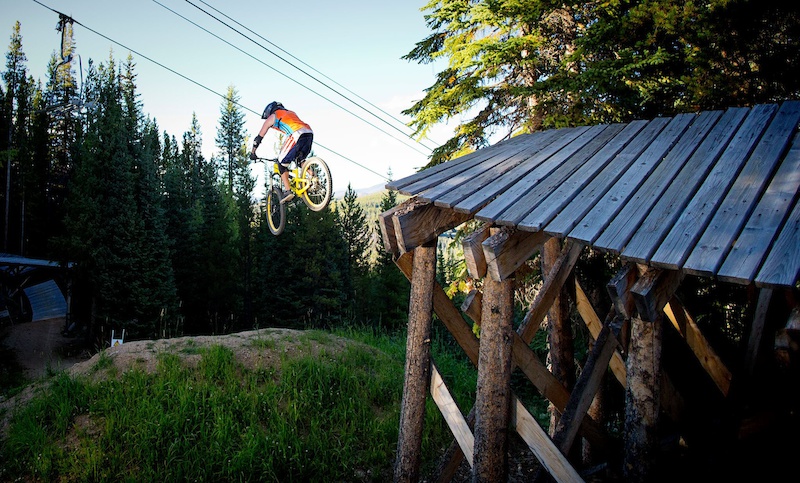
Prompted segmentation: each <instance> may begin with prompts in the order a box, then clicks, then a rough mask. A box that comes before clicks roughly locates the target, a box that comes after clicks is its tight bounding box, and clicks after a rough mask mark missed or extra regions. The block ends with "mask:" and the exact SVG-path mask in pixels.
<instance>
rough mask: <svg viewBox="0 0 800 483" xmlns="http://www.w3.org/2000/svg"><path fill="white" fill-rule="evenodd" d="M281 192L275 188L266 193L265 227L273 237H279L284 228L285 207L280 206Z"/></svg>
mask: <svg viewBox="0 0 800 483" xmlns="http://www.w3.org/2000/svg"><path fill="white" fill-rule="evenodd" d="M281 194H282V193H281V190H280V188H278V187H277V186H273V187H272V188H270V190H269V192H268V193H267V226H269V231H270V232H271V233H272V234H273V235H276V236H277V235H280V234H281V233H283V229H284V228H285V227H286V207H285V206H284V205H283V204H281Z"/></svg>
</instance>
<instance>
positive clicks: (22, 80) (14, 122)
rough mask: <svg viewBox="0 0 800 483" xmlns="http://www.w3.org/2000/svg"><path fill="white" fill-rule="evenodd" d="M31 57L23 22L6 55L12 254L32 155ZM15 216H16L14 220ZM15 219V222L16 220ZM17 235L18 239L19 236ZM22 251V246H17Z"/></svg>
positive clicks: (7, 237)
mask: <svg viewBox="0 0 800 483" xmlns="http://www.w3.org/2000/svg"><path fill="white" fill-rule="evenodd" d="M26 64H27V57H26V56H25V53H24V52H23V50H22V35H21V33H20V23H19V22H16V23H15V24H14V30H13V33H12V35H11V42H10V44H9V47H8V53H7V54H6V71H5V72H3V81H4V82H5V84H6V91H5V99H4V104H5V106H4V107H5V109H4V110H5V112H6V126H5V127H6V132H4V133H2V135H3V136H7V137H6V143H4V144H5V146H6V149H5V153H4V158H5V159H3V163H4V164H5V166H4V167H5V169H4V170H3V175H2V178H0V179H2V180H3V202H4V216H3V249H4V251H6V252H8V251H9V250H10V248H11V244H12V242H11V240H14V239H16V240H19V233H20V231H21V217H20V216H19V215H18V214H19V213H20V205H21V203H20V202H21V199H22V182H21V180H20V177H21V171H22V168H21V165H23V164H28V163H27V162H26V161H28V160H26V159H24V158H27V157H28V156H29V154H30V149H29V142H28V137H29V136H28V133H29V126H28V124H29V119H30V92H29V87H30V86H29V80H28V78H27V77H28V74H27V66H26ZM12 213H13V214H14V216H13V217H12ZM12 220H13V221H12ZM15 235H16V236H15ZM14 245H15V246H17V248H18V250H16V251H19V250H21V249H22V247H21V246H20V244H14Z"/></svg>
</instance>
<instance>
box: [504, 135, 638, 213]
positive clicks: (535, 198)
mask: <svg viewBox="0 0 800 483" xmlns="http://www.w3.org/2000/svg"><path fill="white" fill-rule="evenodd" d="M623 127H624V125H623V124H612V125H610V126H605V129H603V130H602V131H599V132H597V133H596V134H595V135H594V137H593V138H592V139H590V140H589V142H587V143H586V144H584V145H583V146H582V147H581V148H580V149H578V150H577V151H576V152H575V153H574V154H572V155H570V156H568V157H567V158H566V159H564V160H563V161H562V162H561V163H560V164H559V165H558V166H556V168H555V169H554V170H552V171H551V172H550V173H549V174H547V175H544V176H542V177H541V178H540V179H539V180H536V181H533V180H529V178H530V176H531V175H532V174H533V173H530V174H529V175H528V176H527V177H526V178H525V180H529V181H530V182H532V184H531V186H530V187H529V188H528V189H527V190H523V195H522V197H521V198H519V199H518V200H517V201H516V202H515V203H513V204H511V205H510V206H509V207H508V208H507V209H506V210H505V211H503V212H502V213H501V214H500V215H499V216H497V218H496V219H495V223H497V224H498V225H507V226H516V225H517V223H519V221H521V220H522V219H523V218H525V216H527V215H528V214H529V213H531V212H534V211H536V210H537V209H538V207H539V206H540V203H541V202H542V200H544V199H545V198H546V197H547V195H549V194H550V193H552V192H553V190H555V189H556V188H558V187H559V186H561V185H562V184H563V183H564V181H565V180H566V179H567V178H569V176H570V175H572V173H574V172H575V171H576V170H577V169H578V168H580V167H581V166H583V165H584V164H585V163H586V162H587V160H589V159H590V158H591V157H592V156H594V155H595V154H596V153H597V151H599V150H600V148H602V147H603V146H604V145H605V144H606V143H607V142H608V141H609V140H611V139H612V138H613V137H614V136H615V135H617V134H618V133H619V132H620V131H621V130H622V128H623ZM592 132H593V131H587V132H586V134H585V135H589V134H590V133H592ZM570 146H571V145H570ZM523 181H524V180H523ZM521 182H522V181H521ZM521 182H520V183H521ZM520 183H517V184H520ZM516 186H517V185H515V186H514V187H512V189H514V188H515V187H516ZM509 191H510V190H509ZM503 196H504V198H505V195H503Z"/></svg>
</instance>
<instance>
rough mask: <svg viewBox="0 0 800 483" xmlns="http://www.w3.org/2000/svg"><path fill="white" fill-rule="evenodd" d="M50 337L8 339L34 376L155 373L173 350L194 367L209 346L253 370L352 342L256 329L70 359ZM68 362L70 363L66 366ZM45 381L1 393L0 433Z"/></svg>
mask: <svg viewBox="0 0 800 483" xmlns="http://www.w3.org/2000/svg"><path fill="white" fill-rule="evenodd" d="M40 328H41V327H40ZM40 336H41V334H40ZM59 337H60V334H59ZM21 339H26V340H27V339H30V340H29V344H31V345H29V346H27V347H26V349H27V350H28V352H21V351H20V349H21V348H22V347H23V346H21V345H19V343H20V340H21ZM54 340H58V339H57V337H55V336H54V337H53V338H52V339H50V340H49V342H48V341H47V340H46V339H45V338H43V337H38V338H37V337H33V336H31V335H30V333H26V334H22V337H20V336H19V334H18V336H17V337H16V338H11V337H9V338H8V339H7V340H6V344H9V343H17V344H18V345H16V346H12V347H13V348H14V349H15V350H17V351H20V353H19V356H18V357H19V359H20V363H21V364H22V365H23V366H24V367H25V368H26V370H30V371H31V373H32V374H34V375H36V374H38V375H40V376H41V375H45V374H46V372H47V367H48V364H51V365H50V366H49V367H50V368H57V367H60V368H61V369H62V370H66V371H67V373H68V374H69V375H70V376H73V377H77V376H83V377H90V378H93V379H95V380H97V379H99V378H104V377H108V376H109V375H110V374H122V373H125V372H127V371H130V370H133V369H137V370H142V371H145V372H153V371H155V369H156V365H157V363H158V358H159V356H160V355H162V354H174V355H177V356H179V357H180V358H181V359H182V360H183V363H184V364H186V365H188V366H194V365H196V364H197V363H198V362H199V360H200V357H201V355H202V350H203V349H204V348H207V347H211V346H223V347H226V348H229V349H230V350H231V352H233V354H234V357H235V358H236V361H237V362H238V363H240V364H242V365H243V366H244V367H246V368H248V369H256V368H265V367H276V366H277V365H279V364H280V362H281V360H282V358H283V357H285V356H288V357H291V356H293V355H297V354H304V355H311V356H316V355H319V354H320V352H321V351H323V350H324V351H325V352H326V353H328V354H333V353H336V352H338V351H339V350H341V349H342V348H344V347H345V346H346V345H347V344H348V343H350V344H352V343H354V342H352V341H348V340H347V339H344V338H341V337H337V336H334V335H331V334H326V333H316V332H307V331H302V330H292V329H259V330H251V331H246V332H238V333H234V334H227V335H219V336H187V337H176V338H174V339H158V340H141V341H133V342H125V343H123V344H121V345H118V346H115V347H109V348H108V349H106V350H104V351H103V352H100V353H97V354H95V355H94V356H92V357H91V358H89V359H86V358H83V359H76V360H68V359H64V358H61V357H59V356H58V351H53V350H52V349H53V347H54V346H55V345H57V344H55V343H53V341H54ZM36 341H38V342H36ZM33 345H36V346H37V348H35V349H32V346H33ZM45 347H47V349H45ZM44 350H50V352H49V353H47V354H45V353H43V352H42V351H44ZM101 357H104V358H109V359H110V360H111V362H112V363H113V365H114V369H115V370H108V369H109V368H108V367H107V366H105V370H102V371H97V370H96V368H97V367H98V362H100V358H101ZM52 364H55V365H52ZM67 364H71V365H69V367H67ZM36 371H40V372H39V373H37V372H36ZM46 385H47V379H45V378H40V379H39V380H38V381H36V382H34V383H32V384H30V385H28V386H27V387H26V388H25V389H24V390H23V391H22V392H20V393H19V394H17V395H16V396H14V397H12V398H9V399H7V400H2V398H0V437H2V436H3V435H4V434H5V431H6V427H7V425H8V422H9V418H10V417H11V415H12V413H13V410H14V409H15V408H17V407H19V406H21V405H23V404H26V403H27V402H28V401H29V400H30V399H31V398H32V397H33V396H34V395H35V394H36V393H37V392H38V391H40V390H42V388H44V387H46Z"/></svg>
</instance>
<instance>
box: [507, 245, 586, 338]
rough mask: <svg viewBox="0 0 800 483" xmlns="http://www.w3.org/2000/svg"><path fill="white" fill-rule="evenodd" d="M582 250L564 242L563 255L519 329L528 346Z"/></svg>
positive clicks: (581, 246) (579, 246)
mask: <svg viewBox="0 0 800 483" xmlns="http://www.w3.org/2000/svg"><path fill="white" fill-rule="evenodd" d="M582 249H583V245H582V244H580V243H576V242H573V241H572V240H569V239H567V240H566V241H565V242H564V247H563V248H562V249H561V255H560V256H559V257H558V260H556V262H555V263H554V264H553V267H552V268H551V269H550V272H549V273H547V275H546V277H545V279H544V284H543V285H542V288H541V289H540V290H539V293H537V294H536V298H534V300H533V304H531V308H530V310H528V313H526V314H525V317H524V318H523V319H522V322H521V323H520V325H519V328H517V333H519V334H520V336H522V340H524V341H525V343H526V344H530V342H531V340H532V339H533V334H535V333H536V330H537V329H538V328H539V326H540V325H541V324H542V320H544V317H545V315H547V312H548V310H550V306H551V305H553V301H554V300H555V299H556V297H558V294H559V293H560V292H561V289H562V288H563V287H564V284H565V283H566V282H567V278H569V275H570V273H572V269H573V268H574V267H575V263H577V262H578V258H579V257H580V255H581V250H582Z"/></svg>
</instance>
